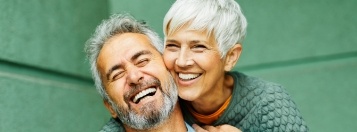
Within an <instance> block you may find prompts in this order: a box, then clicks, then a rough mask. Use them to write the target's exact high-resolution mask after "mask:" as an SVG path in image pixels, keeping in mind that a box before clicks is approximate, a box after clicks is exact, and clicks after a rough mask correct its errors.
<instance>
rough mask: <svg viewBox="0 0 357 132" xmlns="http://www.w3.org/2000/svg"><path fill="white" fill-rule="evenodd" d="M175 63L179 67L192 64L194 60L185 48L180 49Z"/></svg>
mask: <svg viewBox="0 0 357 132" xmlns="http://www.w3.org/2000/svg"><path fill="white" fill-rule="evenodd" d="M175 64H176V65H177V66H179V67H187V66H192V65H193V64H194V61H193V60H192V55H191V54H190V52H188V51H186V50H181V52H180V54H179V56H178V57H177V59H176V61H175Z"/></svg>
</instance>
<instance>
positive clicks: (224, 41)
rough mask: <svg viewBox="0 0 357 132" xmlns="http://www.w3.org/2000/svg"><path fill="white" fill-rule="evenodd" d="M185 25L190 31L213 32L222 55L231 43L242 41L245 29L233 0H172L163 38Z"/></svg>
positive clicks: (242, 17) (224, 54)
mask: <svg viewBox="0 0 357 132" xmlns="http://www.w3.org/2000/svg"><path fill="white" fill-rule="evenodd" d="M185 24H188V25H187V26H189V27H188V28H189V29H190V30H200V31H207V33H208V35H211V34H212V35H214V37H215V40H216V42H217V45H218V47H219V51H220V54H221V57H222V58H223V57H225V56H226V54H227V52H228V50H229V49H230V48H232V47H233V46H234V45H235V44H237V43H240V44H242V42H243V40H244V38H245V35H246V28H247V20H246V18H245V17H244V15H243V13H242V11H241V9H240V7H239V4H238V3H237V2H235V1H234V0H176V2H175V3H174V4H173V5H172V6H171V8H170V10H169V11H168V12H167V14H166V16H165V18H164V24H163V30H164V35H165V39H166V37H167V36H168V35H171V34H172V33H174V32H175V31H177V30H179V29H180V28H181V27H182V26H184V25H185Z"/></svg>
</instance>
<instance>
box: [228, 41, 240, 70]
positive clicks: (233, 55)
mask: <svg viewBox="0 0 357 132" xmlns="http://www.w3.org/2000/svg"><path fill="white" fill-rule="evenodd" d="M240 53H242V45H241V44H236V45H234V46H233V47H232V48H231V49H229V51H228V52H227V55H226V59H225V65H224V70H225V71H230V70H232V68H233V67H234V66H235V65H236V63H237V61H238V59H239V56H240Z"/></svg>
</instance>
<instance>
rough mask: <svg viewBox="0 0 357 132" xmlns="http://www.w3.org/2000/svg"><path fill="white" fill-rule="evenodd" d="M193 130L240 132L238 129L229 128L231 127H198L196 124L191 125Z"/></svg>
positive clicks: (203, 131) (202, 131)
mask: <svg viewBox="0 0 357 132" xmlns="http://www.w3.org/2000/svg"><path fill="white" fill-rule="evenodd" d="M192 127H193V129H195V131H196V132H242V131H241V130H239V129H238V128H236V127H234V126H231V125H227V124H224V125H220V126H208V125H206V126H202V127H200V126H198V125H196V124H193V125H192Z"/></svg>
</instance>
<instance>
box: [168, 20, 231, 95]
mask: <svg viewBox="0 0 357 132" xmlns="http://www.w3.org/2000/svg"><path fill="white" fill-rule="evenodd" d="M210 36H211V35H210ZM210 36H208V35H207V32H206V31H197V30H188V29H187V27H186V26H183V27H182V28H180V29H179V30H178V31H176V32H174V33H173V34H171V35H169V36H167V37H166V40H165V50H164V55H163V57H164V62H165V65H166V67H167V68H168V70H169V71H170V72H171V74H172V76H173V77H174V79H175V82H176V84H177V86H178V88H179V96H180V97H181V98H182V99H184V100H187V101H194V100H196V99H199V98H201V97H209V96H210V95H212V94H214V93H213V92H214V91H215V90H219V89H221V88H222V87H223V78H224V61H223V59H221V57H220V53H219V50H218V46H217V43H216V41H215V40H214V37H213V36H211V37H210Z"/></svg>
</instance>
